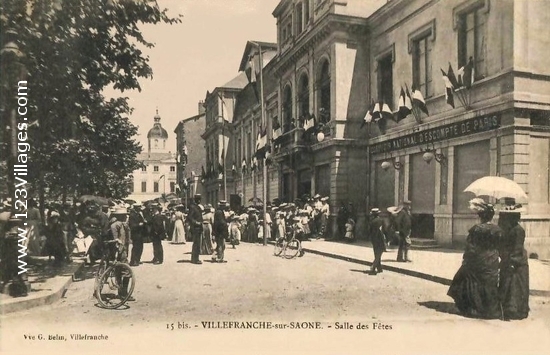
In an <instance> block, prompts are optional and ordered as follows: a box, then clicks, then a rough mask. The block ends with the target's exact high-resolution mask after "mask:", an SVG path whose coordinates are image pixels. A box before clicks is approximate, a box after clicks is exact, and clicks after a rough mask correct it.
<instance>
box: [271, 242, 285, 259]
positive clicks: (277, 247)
mask: <svg viewBox="0 0 550 355" xmlns="http://www.w3.org/2000/svg"><path fill="white" fill-rule="evenodd" d="M283 249H284V239H283V238H277V240H276V241H275V250H274V252H273V254H274V255H275V256H279V255H281V253H282V252H283Z"/></svg>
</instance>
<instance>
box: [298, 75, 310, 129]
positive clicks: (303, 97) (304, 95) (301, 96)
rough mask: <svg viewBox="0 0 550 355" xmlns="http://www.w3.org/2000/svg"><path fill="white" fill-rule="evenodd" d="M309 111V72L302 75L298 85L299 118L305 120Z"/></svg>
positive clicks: (301, 120)
mask: <svg viewBox="0 0 550 355" xmlns="http://www.w3.org/2000/svg"><path fill="white" fill-rule="evenodd" d="M309 113H310V112H309V79H308V77H307V74H304V75H302V76H301V77H300V84H299V85H298V119H299V120H300V122H303V121H304V118H305V116H306V115H308V114H309Z"/></svg>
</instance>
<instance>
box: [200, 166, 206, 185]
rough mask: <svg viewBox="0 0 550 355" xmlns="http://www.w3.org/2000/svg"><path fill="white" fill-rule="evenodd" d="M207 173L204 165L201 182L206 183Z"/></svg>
mask: <svg viewBox="0 0 550 355" xmlns="http://www.w3.org/2000/svg"><path fill="white" fill-rule="evenodd" d="M206 178H207V176H206V171H205V170H204V165H203V166H202V173H201V182H204V181H205V180H206Z"/></svg>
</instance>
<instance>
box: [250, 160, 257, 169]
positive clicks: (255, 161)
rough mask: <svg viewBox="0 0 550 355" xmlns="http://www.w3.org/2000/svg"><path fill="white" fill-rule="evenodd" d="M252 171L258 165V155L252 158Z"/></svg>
mask: <svg viewBox="0 0 550 355" xmlns="http://www.w3.org/2000/svg"><path fill="white" fill-rule="evenodd" d="M250 166H251V169H252V171H256V168H257V167H258V159H256V157H254V158H252V163H251V164H250Z"/></svg>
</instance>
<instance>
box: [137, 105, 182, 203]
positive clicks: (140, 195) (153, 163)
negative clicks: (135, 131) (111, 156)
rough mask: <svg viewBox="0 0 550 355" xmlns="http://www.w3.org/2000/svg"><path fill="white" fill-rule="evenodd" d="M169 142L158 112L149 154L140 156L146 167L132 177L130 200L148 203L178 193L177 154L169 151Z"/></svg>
mask: <svg viewBox="0 0 550 355" xmlns="http://www.w3.org/2000/svg"><path fill="white" fill-rule="evenodd" d="M167 141H168V132H166V130H165V129H164V128H162V125H161V123H160V116H159V114H158V110H157V113H156V115H155V117H154V124H153V127H152V128H151V129H150V130H149V133H147V152H145V153H141V154H139V155H138V160H139V161H141V162H143V164H144V165H145V166H144V167H143V168H142V169H138V170H135V171H134V173H133V175H132V177H133V184H132V186H131V191H130V196H128V198H129V199H132V200H137V201H147V200H153V199H155V198H157V197H160V196H162V194H169V193H172V192H176V154H174V153H171V152H170V151H169V150H168V149H167V144H166V143H167Z"/></svg>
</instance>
